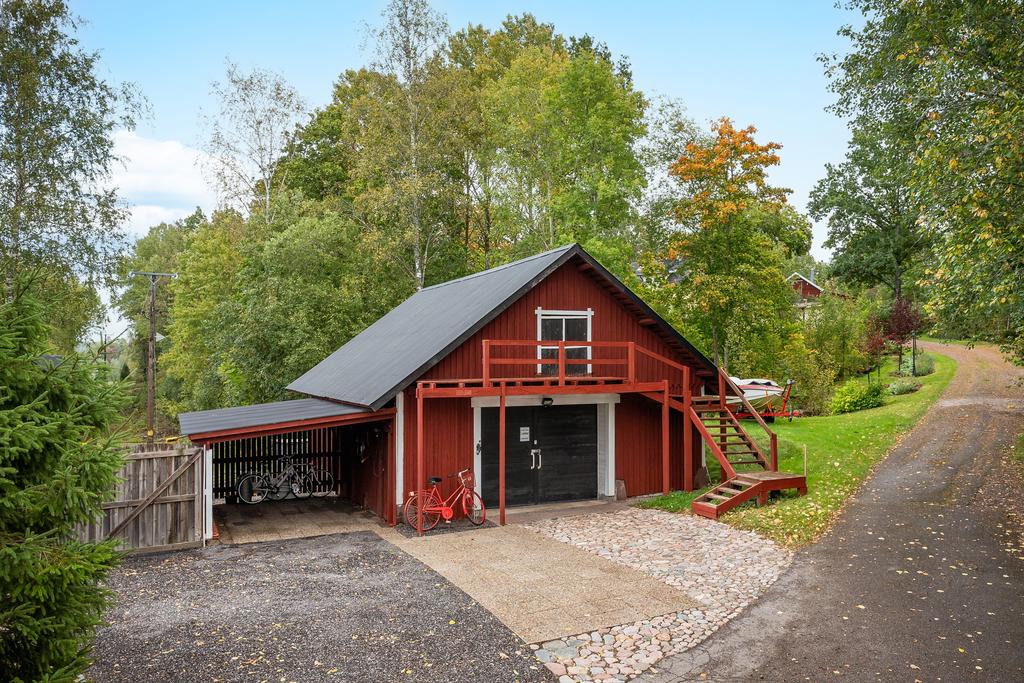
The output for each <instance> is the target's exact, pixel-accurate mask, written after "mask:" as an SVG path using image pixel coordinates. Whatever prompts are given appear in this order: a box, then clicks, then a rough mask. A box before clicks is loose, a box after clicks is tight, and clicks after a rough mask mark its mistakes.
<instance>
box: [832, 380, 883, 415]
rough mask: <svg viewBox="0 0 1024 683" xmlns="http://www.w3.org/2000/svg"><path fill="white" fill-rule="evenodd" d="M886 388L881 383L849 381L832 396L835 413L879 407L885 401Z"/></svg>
mask: <svg viewBox="0 0 1024 683" xmlns="http://www.w3.org/2000/svg"><path fill="white" fill-rule="evenodd" d="M884 391H885V389H884V387H883V386H882V385H881V384H861V383H860V382H848V383H846V384H844V385H842V386H841V387H839V388H838V389H836V393H835V394H834V395H833V396H832V403H831V408H832V412H833V413H852V412H853V411H855V410H865V409H867V408H877V407H878V406H880V405H882V403H883V399H882V396H883V393H884Z"/></svg>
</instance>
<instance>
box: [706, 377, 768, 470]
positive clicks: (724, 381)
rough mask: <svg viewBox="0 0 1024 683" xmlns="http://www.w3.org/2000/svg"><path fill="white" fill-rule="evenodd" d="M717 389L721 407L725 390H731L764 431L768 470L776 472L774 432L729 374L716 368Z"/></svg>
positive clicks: (723, 402)
mask: <svg viewBox="0 0 1024 683" xmlns="http://www.w3.org/2000/svg"><path fill="white" fill-rule="evenodd" d="M718 387H719V389H718V396H719V400H720V401H721V402H722V404H723V407H726V406H725V405H724V404H725V388H726V387H729V388H730V389H732V390H733V392H734V393H735V394H736V396H737V397H739V399H740V402H741V403H742V404H743V407H744V408H745V409H746V411H747V413H749V414H750V415H751V416H752V417H753V418H754V419H755V420H756V421H757V423H758V424H759V425H761V429H763V430H764V431H765V433H766V434H768V443H769V444H770V448H771V459H770V461H769V465H770V466H769V469H770V470H771V471H772V472H778V471H779V437H778V436H777V435H776V434H775V432H773V431H772V430H771V429H769V428H768V424H767V423H766V422H765V421H764V418H763V417H761V415H760V413H758V412H757V411H756V410H754V407H753V406H752V405H750V401H748V400H747V397H746V396H744V395H743V390H742V389H740V388H739V387H738V386H736V383H735V382H733V381H732V378H731V377H729V372H728V371H727V370H726V369H725V368H718ZM755 448H756V445H755ZM758 450H760V449H758Z"/></svg>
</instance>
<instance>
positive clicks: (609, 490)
mask: <svg viewBox="0 0 1024 683" xmlns="http://www.w3.org/2000/svg"><path fill="white" fill-rule="evenodd" d="M616 403H618V401H611V402H609V403H608V425H607V429H608V466H607V467H608V480H607V481H606V482H605V492H604V495H606V496H612V497H613V498H614V497H615V439H616V433H615V404H616Z"/></svg>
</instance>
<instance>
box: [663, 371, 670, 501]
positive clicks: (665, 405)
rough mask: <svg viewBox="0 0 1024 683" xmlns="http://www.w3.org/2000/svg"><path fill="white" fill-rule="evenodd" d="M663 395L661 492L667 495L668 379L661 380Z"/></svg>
mask: <svg viewBox="0 0 1024 683" xmlns="http://www.w3.org/2000/svg"><path fill="white" fill-rule="evenodd" d="M663 384H664V389H663V392H664V395H663V396H662V399H661V492H662V493H664V494H665V495H668V492H669V489H670V488H671V481H670V479H669V457H668V441H669V439H668V421H669V413H668V380H667V379H666V380H664V381H663Z"/></svg>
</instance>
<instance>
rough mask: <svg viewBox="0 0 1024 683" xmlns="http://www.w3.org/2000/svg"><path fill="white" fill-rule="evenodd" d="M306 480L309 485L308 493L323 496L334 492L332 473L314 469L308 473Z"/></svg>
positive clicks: (318, 496)
mask: <svg viewBox="0 0 1024 683" xmlns="http://www.w3.org/2000/svg"><path fill="white" fill-rule="evenodd" d="M306 481H307V483H308V484H309V487H310V493H312V494H313V495H314V496H316V497H317V498H323V497H324V496H329V495H331V494H332V493H334V475H332V474H331V473H330V472H328V471H327V470H322V469H316V470H312V471H310V473H309V476H308V477H306Z"/></svg>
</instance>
